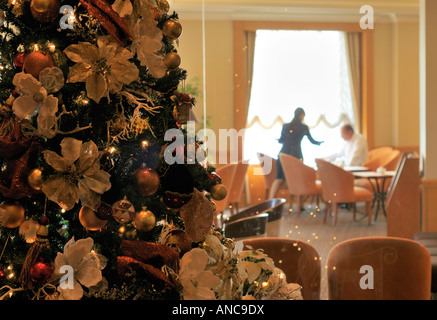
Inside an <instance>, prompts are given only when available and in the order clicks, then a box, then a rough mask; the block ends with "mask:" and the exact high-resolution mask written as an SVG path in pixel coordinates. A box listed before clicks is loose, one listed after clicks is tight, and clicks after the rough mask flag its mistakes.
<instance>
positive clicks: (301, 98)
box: [244, 30, 356, 165]
mask: <svg viewBox="0 0 437 320" xmlns="http://www.w3.org/2000/svg"><path fill="white" fill-rule="evenodd" d="M345 45H346V40H345V37H344V35H343V33H342V32H337V31H289V30H258V31H257V32H256V45H255V52H254V63H253V65H254V69H253V80H252V90H251V97H250V103H249V110H248V117H247V130H246V135H245V147H244V157H245V158H246V159H247V158H250V160H251V161H252V163H256V159H257V158H256V152H262V153H266V154H268V155H270V156H273V157H275V158H276V157H277V154H278V152H279V150H280V148H281V145H280V144H279V143H277V140H276V139H278V138H279V136H280V133H281V129H282V124H283V123H285V122H289V121H291V119H292V117H293V114H294V110H295V109H296V108H298V107H302V108H304V110H305V112H306V117H305V122H306V123H307V124H308V125H309V127H310V128H311V133H312V135H313V138H314V139H316V140H324V141H325V143H324V144H322V146H320V147H318V146H314V145H312V144H310V143H309V141H308V140H306V139H304V140H303V141H302V150H303V154H304V162H305V163H306V164H309V165H314V164H315V162H314V159H315V158H317V157H323V156H325V155H329V154H331V153H332V152H335V151H337V150H339V149H340V148H341V146H342V144H343V141H342V139H341V137H340V130H339V127H340V126H341V125H343V124H344V123H351V124H355V122H356V120H355V110H354V108H353V106H352V97H351V90H350V80H349V69H348V61H347V54H346V48H345Z"/></svg>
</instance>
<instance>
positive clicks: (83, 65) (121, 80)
mask: <svg viewBox="0 0 437 320" xmlns="http://www.w3.org/2000/svg"><path fill="white" fill-rule="evenodd" d="M64 53H65V54H66V55H67V57H68V58H69V59H70V60H71V61H73V62H75V63H76V64H75V65H73V66H72V67H70V69H69V73H68V79H67V82H69V83H76V82H85V84H86V91H87V96H88V97H89V98H90V99H92V100H94V101H95V102H99V101H100V99H101V98H103V97H107V98H108V99H109V93H110V92H119V91H121V89H122V86H123V84H130V83H131V82H132V81H134V80H136V79H137V78H138V76H139V71H138V68H137V67H136V66H135V64H133V63H132V62H130V61H129V59H131V58H132V57H133V55H132V53H131V52H130V51H129V50H127V49H125V48H123V47H121V46H119V45H118V44H117V43H116V42H115V41H112V37H111V36H103V37H100V38H98V39H97V47H96V46H95V45H93V44H91V43H89V42H79V44H72V45H70V46H68V47H67V48H66V49H65V50H64Z"/></svg>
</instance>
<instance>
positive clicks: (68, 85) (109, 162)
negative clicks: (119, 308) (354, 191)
mask: <svg viewBox="0 0 437 320" xmlns="http://www.w3.org/2000/svg"><path fill="white" fill-rule="evenodd" d="M0 27H1V29H0V35H1V37H0V41H1V47H0V117H1V124H0V161H1V171H0V200H1V204H0V250H1V253H0V299H67V300H77V299H181V298H182V299H241V298H243V297H254V298H257V299H261V298H265V297H270V298H278V299H279V298H287V299H288V298H293V297H295V295H296V294H298V290H297V291H296V290H294V289H295V287H290V284H287V283H286V282H285V279H284V275H283V273H282V272H281V271H280V270H279V269H277V268H275V267H274V263H273V261H271V259H270V258H268V257H267V256H266V255H265V254H263V253H262V252H261V251H254V250H247V251H242V248H241V247H240V245H237V246H236V245H235V244H234V242H233V241H232V240H231V239H227V238H226V237H224V235H223V234H222V233H221V232H220V231H219V230H220V229H217V228H216V227H217V226H216V225H214V214H215V213H214V211H215V208H214V201H215V200H216V201H217V200H221V199H223V197H225V196H226V188H225V187H224V186H223V185H222V184H221V179H220V177H219V176H218V175H217V174H215V172H214V170H215V169H214V167H212V166H210V165H209V164H208V163H207V162H206V161H205V160H204V159H200V160H199V159H198V158H196V161H195V162H194V163H187V161H183V163H182V162H181V161H176V159H179V160H180V159H185V160H186V159H187V154H189V153H190V152H193V150H194V151H195V152H196V154H201V155H202V154H203V149H202V142H195V143H194V144H189V143H187V142H186V141H187V140H186V139H184V141H185V143H182V144H181V143H176V142H177V141H180V140H177V139H176V137H175V136H171V135H170V137H169V135H168V134H166V133H168V132H174V130H179V131H180V132H181V134H183V135H184V136H185V137H186V136H187V121H189V119H190V113H191V112H192V110H191V109H192V108H193V107H194V106H195V100H194V98H192V97H190V96H189V95H188V94H187V93H185V92H184V91H183V90H182V89H181V88H183V87H184V86H183V82H184V80H185V79H186V77H187V74H186V71H185V70H183V69H181V68H179V65H180V62H181V58H180V56H179V55H178V53H177V48H178V47H177V46H178V38H179V37H180V35H181V33H182V26H181V23H180V22H179V21H178V15H177V13H176V12H173V13H171V11H170V8H169V5H168V3H167V1H166V0H116V1H115V2H114V1H112V0H109V1H106V0H0ZM171 129H173V131H169V130H171ZM200 158H202V157H200ZM199 161H200V162H199ZM254 266H255V267H254ZM266 283H267V284H268V285H266Z"/></svg>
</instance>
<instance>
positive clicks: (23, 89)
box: [12, 72, 58, 139]
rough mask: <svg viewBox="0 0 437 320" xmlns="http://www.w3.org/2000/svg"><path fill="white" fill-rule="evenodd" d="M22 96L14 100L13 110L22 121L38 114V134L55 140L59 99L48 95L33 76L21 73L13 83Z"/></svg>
mask: <svg viewBox="0 0 437 320" xmlns="http://www.w3.org/2000/svg"><path fill="white" fill-rule="evenodd" d="M12 83H13V84H14V86H15V87H16V89H17V92H18V93H19V94H20V97H18V98H17V99H15V100H14V102H13V104H12V110H13V111H14V113H15V114H16V115H17V117H18V118H20V120H23V119H25V118H26V117H30V116H32V115H33V114H34V113H35V112H38V118H37V122H38V133H39V134H41V135H42V136H44V137H45V138H48V139H50V138H53V137H54V135H55V130H54V127H55V125H56V117H55V115H56V112H58V98H55V97H53V95H47V90H46V89H45V88H44V86H43V85H42V83H41V82H39V81H38V80H37V79H35V78H34V77H33V76H32V75H30V74H27V73H24V72H20V73H17V74H16V75H15V77H14V79H13V81H12Z"/></svg>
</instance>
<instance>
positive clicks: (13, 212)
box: [0, 201, 26, 229]
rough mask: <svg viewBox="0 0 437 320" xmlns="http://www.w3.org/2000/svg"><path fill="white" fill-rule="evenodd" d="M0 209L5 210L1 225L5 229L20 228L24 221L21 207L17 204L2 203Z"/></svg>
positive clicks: (15, 202)
mask: <svg viewBox="0 0 437 320" xmlns="http://www.w3.org/2000/svg"><path fill="white" fill-rule="evenodd" d="M0 208H1V209H3V210H5V211H6V212H4V214H2V216H3V217H2V220H3V221H2V224H3V226H5V227H6V228H10V229H13V228H17V227H19V226H21V224H22V223H23V222H24V220H25V219H26V217H25V211H24V208H23V206H22V205H21V204H20V203H19V202H17V201H14V202H6V201H5V202H3V203H2V204H0Z"/></svg>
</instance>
